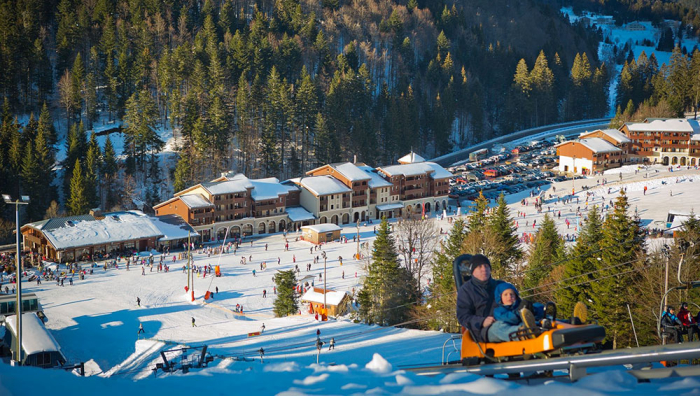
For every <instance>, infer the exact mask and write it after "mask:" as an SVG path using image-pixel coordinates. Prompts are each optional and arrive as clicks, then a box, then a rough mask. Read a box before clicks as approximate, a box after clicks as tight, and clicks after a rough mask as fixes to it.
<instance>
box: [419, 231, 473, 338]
mask: <svg viewBox="0 0 700 396" xmlns="http://www.w3.org/2000/svg"><path fill="white" fill-rule="evenodd" d="M465 235H466V223H465V222H464V220H462V219H456V220H455V221H454V223H453V225H452V229H451V230H450V234H449V236H448V238H447V241H445V242H440V245H441V250H440V251H439V252H438V253H437V254H436V256H435V261H434V263H433V282H432V283H431V284H430V287H429V290H430V296H429V297H428V302H427V306H429V308H427V314H428V315H429V316H431V317H434V318H431V319H430V320H429V321H428V322H427V327H428V328H430V329H432V330H440V329H443V330H444V331H446V332H449V333H457V332H459V330H460V325H459V322H458V321H457V317H456V316H455V314H454V310H455V307H456V306H457V289H456V287H455V278H454V272H453V264H452V263H453V261H454V259H455V258H457V256H459V255H460V254H461V253H462V244H463V243H464V237H465Z"/></svg>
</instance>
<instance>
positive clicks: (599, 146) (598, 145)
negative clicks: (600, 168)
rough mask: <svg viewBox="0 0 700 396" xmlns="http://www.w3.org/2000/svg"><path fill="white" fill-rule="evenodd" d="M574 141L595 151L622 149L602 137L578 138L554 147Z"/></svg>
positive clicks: (606, 151) (607, 151)
mask: <svg viewBox="0 0 700 396" xmlns="http://www.w3.org/2000/svg"><path fill="white" fill-rule="evenodd" d="M573 143H580V144H582V145H584V146H586V147H587V148H588V149H589V150H591V151H592V152H594V153H601V154H602V153H614V152H618V151H622V150H621V149H619V148H618V147H615V146H614V145H612V144H611V143H610V142H608V141H607V140H605V139H601V138H587V139H576V140H569V141H566V142H562V143H559V144H557V145H556V146H554V147H560V146H564V145H567V144H573Z"/></svg>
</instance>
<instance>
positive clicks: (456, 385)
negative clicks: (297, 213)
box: [0, 167, 700, 395]
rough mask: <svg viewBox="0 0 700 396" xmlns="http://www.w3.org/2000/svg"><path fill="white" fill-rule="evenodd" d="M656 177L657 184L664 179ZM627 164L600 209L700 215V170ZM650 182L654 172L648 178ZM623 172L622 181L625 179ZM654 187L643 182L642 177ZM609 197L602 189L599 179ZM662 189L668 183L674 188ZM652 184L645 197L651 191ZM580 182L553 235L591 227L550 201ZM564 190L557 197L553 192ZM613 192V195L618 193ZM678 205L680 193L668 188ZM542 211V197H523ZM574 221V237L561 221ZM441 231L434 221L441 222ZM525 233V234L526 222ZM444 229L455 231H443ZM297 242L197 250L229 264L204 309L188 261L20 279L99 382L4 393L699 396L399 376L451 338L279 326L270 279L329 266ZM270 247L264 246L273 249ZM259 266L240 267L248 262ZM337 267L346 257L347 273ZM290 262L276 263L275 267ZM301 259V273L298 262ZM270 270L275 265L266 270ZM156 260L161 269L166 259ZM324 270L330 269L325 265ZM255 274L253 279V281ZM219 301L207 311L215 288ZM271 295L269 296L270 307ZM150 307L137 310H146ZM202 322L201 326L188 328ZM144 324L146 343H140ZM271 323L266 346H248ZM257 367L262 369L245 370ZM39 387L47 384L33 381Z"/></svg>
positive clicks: (342, 322) (296, 320) (611, 383)
mask: <svg viewBox="0 0 700 396" xmlns="http://www.w3.org/2000/svg"><path fill="white" fill-rule="evenodd" d="M657 169H658V170H659V172H658V173H657V172H656V170H657ZM634 170H635V168H634V167H626V168H623V169H619V170H614V171H611V172H609V174H607V175H604V176H599V177H598V178H588V179H582V180H576V186H575V188H576V190H577V191H580V190H581V188H582V186H584V185H587V186H589V187H591V189H589V190H587V191H589V192H590V193H591V197H592V199H593V201H592V202H593V203H596V204H599V203H600V202H601V201H602V197H605V201H609V200H610V199H614V198H615V196H616V195H617V190H618V189H619V188H620V186H625V187H627V193H628V195H629V197H630V202H631V205H632V207H633V208H634V207H636V208H637V210H638V212H639V213H640V216H641V218H642V220H643V222H645V223H646V224H657V222H664V221H665V219H666V215H667V212H668V210H669V209H678V210H691V209H695V206H696V205H697V202H700V201H697V200H696V199H692V198H691V197H693V196H698V195H700V173H699V172H698V171H697V170H680V171H676V172H673V173H669V171H668V169H667V168H663V167H659V168H653V169H650V170H648V171H647V170H642V171H640V172H635V171H634ZM647 172H648V175H647ZM620 174H622V182H620V181H619V175H620ZM645 176H647V177H646V178H645ZM604 180H605V181H606V182H607V184H606V185H604V186H597V181H599V182H600V183H602V182H603V181H604ZM663 182H666V184H664V183H663ZM645 185H646V186H647V187H648V190H647V193H646V195H644V193H643V187H644V186H645ZM572 187H574V186H573V185H572V181H568V182H563V183H557V184H555V185H553V186H551V187H548V188H549V189H548V190H547V191H546V192H545V195H546V196H547V197H548V195H549V194H550V193H551V194H553V198H552V199H551V200H550V199H549V198H548V199H547V201H549V202H547V203H546V204H545V210H544V211H545V212H546V211H547V209H548V207H550V206H551V208H550V210H551V211H552V212H553V213H554V212H555V211H556V212H558V211H560V210H561V212H562V216H561V218H558V219H557V220H556V221H557V224H558V226H559V229H560V231H561V232H562V233H567V232H568V233H570V234H573V233H575V231H574V230H573V228H574V226H573V224H575V222H574V220H575V218H576V214H575V212H576V210H575V208H574V206H581V207H582V208H581V211H582V215H583V216H585V214H586V212H585V196H586V195H585V193H581V192H579V193H578V194H577V196H578V197H579V200H580V202H579V204H578V205H577V204H576V203H575V202H574V203H572V204H569V205H562V204H561V203H558V204H554V201H556V198H555V197H556V196H564V195H565V194H568V193H570V192H571V188H572ZM555 188H556V191H555ZM608 188H610V189H611V191H610V192H608ZM671 190H672V191H673V196H672V197H671V196H670V194H669V193H670V191H671ZM527 197H529V195H528V193H527V192H521V193H520V194H516V195H513V196H509V197H508V200H509V202H511V203H510V207H511V210H512V213H513V215H516V214H517V212H524V214H525V218H520V219H518V220H517V221H518V223H519V224H518V226H519V228H518V232H519V233H523V232H534V231H536V230H537V227H534V228H533V227H532V221H533V220H538V223H540V221H539V220H540V219H541V218H542V216H543V214H542V213H539V214H538V213H536V211H535V210H534V207H533V205H532V204H531V203H530V204H529V205H527V206H523V205H521V203H520V201H521V200H522V199H523V198H527ZM527 199H528V200H529V201H530V202H532V198H527ZM566 218H569V219H571V223H572V226H571V227H570V228H569V229H567V228H566V224H565V222H564V221H565V219H566ZM436 221H437V220H436ZM525 222H528V225H525ZM375 225H376V223H375V224H366V225H362V226H361V227H360V230H359V231H360V235H361V240H362V242H370V243H371V242H372V241H373V239H374V232H373V227H374V226H375ZM439 227H442V228H443V229H444V230H448V229H449V224H448V223H447V221H446V220H440V221H439ZM356 232H357V229H356V227H355V226H354V225H353V226H348V227H344V228H343V231H342V233H343V235H344V236H347V237H348V238H349V242H348V243H339V242H334V243H330V244H328V245H326V246H324V251H326V252H327V256H328V258H329V261H328V263H327V282H328V287H329V288H331V289H336V290H341V291H348V292H352V291H353V288H354V289H355V290H357V289H358V288H359V285H360V279H361V277H362V276H363V274H364V272H363V270H362V263H361V262H359V261H357V260H353V259H351V257H352V255H353V253H354V252H355V249H356V245H355V244H354V243H353V242H352V238H353V235H355V234H356ZM296 236H297V235H296V234H288V235H287V239H288V241H289V244H290V250H289V251H284V236H283V235H281V234H275V235H269V236H265V237H263V238H259V239H256V240H254V242H253V245H252V246H251V245H250V243H244V244H243V245H242V247H241V248H240V249H239V250H238V251H237V252H236V254H235V255H234V254H233V252H232V251H231V252H230V253H228V254H223V255H222V256H220V257H219V256H218V255H214V254H212V255H211V256H209V255H207V254H204V253H200V252H196V253H195V264H196V265H198V266H203V265H209V264H211V265H218V264H220V265H221V268H222V272H223V276H222V277H218V278H217V277H211V276H207V277H206V278H204V277H196V278H195V281H194V289H195V296H196V301H195V302H191V301H190V298H189V297H188V295H187V294H186V293H185V290H184V287H185V285H186V284H187V279H186V275H185V274H184V273H183V272H182V266H183V264H184V260H178V261H176V262H175V263H173V262H172V254H171V255H170V256H168V257H167V258H166V259H165V262H166V263H167V264H168V265H170V269H171V270H170V272H158V271H157V270H156V269H154V270H153V272H150V271H149V270H148V268H146V270H145V275H142V272H141V267H140V266H132V267H131V268H130V271H127V270H126V268H125V266H124V265H123V263H122V264H121V265H119V268H118V269H111V268H110V269H107V270H106V271H105V270H103V269H102V268H101V267H98V268H95V269H94V274H92V275H87V277H86V278H85V280H78V279H77V278H76V280H75V281H74V284H73V285H72V286H70V285H69V284H68V282H67V281H66V282H65V286H64V287H60V286H57V285H56V284H55V283H53V282H48V281H46V282H44V283H42V284H41V285H36V284H35V283H29V282H26V281H25V282H24V285H23V289H24V291H25V292H35V293H37V295H38V296H39V298H40V299H41V302H42V304H43V306H44V310H45V313H46V315H47V317H48V321H47V323H46V326H47V327H48V328H49V329H50V330H51V332H52V334H53V335H54V337H55V338H56V340H57V341H58V342H59V344H60V345H61V347H62V349H63V353H64V354H65V355H66V357H67V358H68V359H69V361H70V362H73V363H74V362H81V361H82V362H86V372H87V375H89V376H90V378H79V377H76V376H74V375H73V374H71V373H67V372H63V371H61V370H39V369H34V368H16V367H10V366H9V365H6V364H0V394H2V395H19V394H38V393H43V392H48V391H54V392H56V391H59V393H60V392H62V391H64V390H65V391H68V390H70V391H71V393H74V394H95V393H96V392H100V393H102V394H120V395H123V394H125V393H127V394H128V393H129V392H138V393H139V394H146V393H153V392H162V391H166V392H168V393H170V394H185V393H190V392H197V391H199V392H206V393H212V392H213V393H214V394H224V393H227V394H230V393H240V392H245V393H248V394H283V395H297V394H375V393H379V394H505V393H509V394H511V393H513V392H515V393H517V394H525V395H527V394H533V395H534V394H541V393H543V392H556V393H563V392H567V393H568V394H571V395H576V394H581V395H584V394H585V395H589V394H620V393H629V394H649V395H651V394H654V395H656V394H674V395H675V394H686V393H688V394H690V393H692V392H697V389H698V388H700V381H698V380H696V379H693V378H689V379H667V380H659V381H654V382H652V383H647V384H637V383H636V381H635V380H633V378H632V377H631V376H629V375H627V374H625V373H624V372H623V370H624V369H622V368H611V369H609V370H604V371H603V372H602V373H599V374H594V375H592V376H590V377H588V378H585V379H583V380H581V381H579V382H577V383H574V384H562V383H557V382H554V381H551V382H547V383H544V384H542V383H540V385H537V386H528V385H524V384H516V383H512V382H506V381H504V380H501V379H493V378H481V377H477V376H474V375H470V374H451V375H440V376H435V377H420V376H417V375H415V374H413V373H410V372H405V371H402V370H401V367H402V366H404V365H413V364H431V365H434V364H439V362H440V359H441V352H442V345H443V343H444V341H445V340H447V339H448V338H449V335H448V334H444V333H440V332H432V331H418V330H410V329H405V328H392V327H387V328H384V327H378V326H367V325H363V324H357V323H353V322H352V320H351V319H350V317H343V318H339V319H337V320H333V319H332V320H330V321H328V322H318V321H316V320H315V319H314V317H313V316H312V315H310V314H307V313H306V311H305V310H304V309H302V311H303V313H302V314H300V315H295V316H290V317H286V318H274V317H273V313H272V304H273V301H274V298H275V294H274V292H273V283H272V276H273V275H274V273H275V272H276V271H277V270H278V269H291V268H294V266H295V265H299V268H300V269H302V271H301V276H302V277H303V276H305V275H308V274H311V275H313V276H314V277H315V279H316V280H315V284H316V286H319V285H321V284H322V282H319V274H320V273H322V272H323V265H322V264H312V269H311V271H310V272H309V271H306V270H305V269H306V265H307V264H308V263H312V261H313V257H314V256H316V255H318V256H320V254H321V252H320V251H315V252H313V253H310V251H309V248H310V247H311V246H312V245H311V244H310V243H308V242H304V241H296V240H295V238H296ZM266 246H267V248H266ZM251 256H252V260H250V261H249V263H248V264H246V265H243V264H241V258H242V257H246V259H250V258H251ZM338 256H342V257H343V258H344V259H343V265H342V266H341V265H340V262H339V260H338ZM278 257H279V259H280V264H279V265H278V264H277V259H278ZM295 261H296V262H295ZM263 262H265V263H266V264H267V268H266V269H263V270H261V269H260V264H261V263H263ZM156 263H158V260H156ZM321 263H322V259H321ZM253 269H255V270H256V274H255V276H254V275H253V273H252V270H253ZM217 287H218V290H219V291H218V294H216V295H215V297H214V299H213V300H209V301H204V300H203V295H204V294H205V292H206V291H215V290H216V288H217ZM263 289H265V290H267V297H266V298H263V296H262V293H263ZM137 297H138V298H140V301H141V307H138V306H137V305H136V298H137ZM236 304H242V305H243V308H244V314H240V313H236V312H235V306H236ZM191 318H195V320H196V325H197V327H192V325H191ZM139 323H143V326H144V329H145V332H146V333H145V335H141V337H138V336H137V331H138V328H139ZM263 323H264V324H265V331H264V332H263V334H262V335H259V336H250V337H249V336H248V333H252V332H257V331H259V330H260V329H261V327H262V324H263ZM317 330H320V332H321V334H320V337H321V339H322V340H324V341H326V342H327V341H328V340H329V339H330V338H331V337H333V338H335V341H336V348H335V350H333V351H328V349H327V347H324V349H323V351H322V352H321V354H320V359H319V361H320V363H319V364H316V349H315V346H314V343H315V340H316V331H317ZM204 344H206V345H207V346H208V348H209V353H211V354H212V355H213V356H215V360H214V361H213V362H212V363H211V364H210V366H209V367H208V368H206V369H194V370H192V371H190V372H189V373H187V374H183V373H182V372H178V373H175V374H164V373H162V372H159V373H158V374H157V376H154V374H153V371H152V370H151V369H152V368H153V367H155V364H156V363H160V362H161V357H160V352H161V351H163V350H168V349H173V348H177V347H181V346H201V345H204ZM261 347H262V348H264V349H265V350H266V351H267V352H266V353H265V362H264V363H261V362H260V359H259V355H258V352H257V351H258V350H259V348H261ZM241 358H247V359H248V360H250V359H252V361H242V359H241ZM36 378H41V380H40V381H36Z"/></svg>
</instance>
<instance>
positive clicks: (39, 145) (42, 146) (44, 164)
mask: <svg viewBox="0 0 700 396" xmlns="http://www.w3.org/2000/svg"><path fill="white" fill-rule="evenodd" d="M41 124H42V122H41V117H40V120H39V127H38V128H37V135H36V138H35V139H34V153H35V155H36V163H37V167H38V177H39V184H40V185H41V186H44V187H49V186H51V185H52V183H53V181H54V176H55V172H54V165H55V162H56V157H55V155H54V150H53V148H52V147H51V146H50V144H49V142H48V141H47V134H48V129H47V128H44V127H42V126H41ZM57 196H58V194H57V193H56V189H55V188H46V189H44V190H43V191H42V193H41V194H39V196H36V197H32V202H36V203H37V207H38V208H39V209H40V210H45V209H46V208H47V207H48V206H49V203H50V202H51V201H52V200H54V199H56V197H57Z"/></svg>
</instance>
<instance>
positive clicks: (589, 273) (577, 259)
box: [555, 206, 603, 317]
mask: <svg viewBox="0 0 700 396" xmlns="http://www.w3.org/2000/svg"><path fill="white" fill-rule="evenodd" d="M602 227H603V221H602V219H601V216H600V211H599V210H598V207H597V206H593V208H592V209H591V211H590V213H589V214H588V221H587V222H586V223H585V224H584V225H583V226H582V227H581V231H580V232H579V235H578V238H577V239H576V246H575V247H574V249H573V251H572V252H571V256H572V257H571V259H570V260H568V261H566V262H564V264H563V265H564V271H563V279H565V283H564V284H563V285H559V290H557V292H556V294H555V295H556V302H557V308H558V310H559V312H561V313H562V314H563V316H564V317H565V316H566V315H570V314H571V313H572V312H573V310H574V305H576V303H577V302H579V301H581V302H583V303H585V304H587V305H588V304H590V302H591V301H592V298H593V297H592V296H591V286H590V284H588V283H584V282H588V281H590V280H592V279H593V277H594V275H595V274H593V272H595V269H596V267H597V264H596V263H597V261H598V257H599V254H600V252H599V250H600V248H601V246H600V242H601V240H602V239H603V233H602ZM579 283H583V284H581V285H579ZM565 286H568V287H565Z"/></svg>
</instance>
